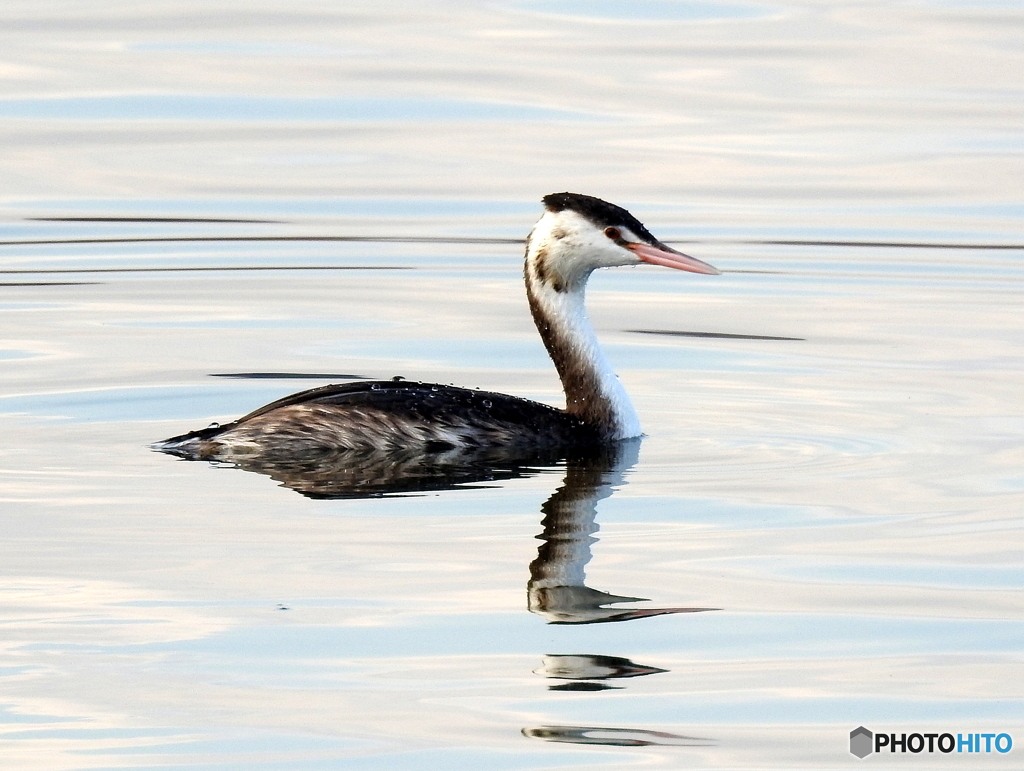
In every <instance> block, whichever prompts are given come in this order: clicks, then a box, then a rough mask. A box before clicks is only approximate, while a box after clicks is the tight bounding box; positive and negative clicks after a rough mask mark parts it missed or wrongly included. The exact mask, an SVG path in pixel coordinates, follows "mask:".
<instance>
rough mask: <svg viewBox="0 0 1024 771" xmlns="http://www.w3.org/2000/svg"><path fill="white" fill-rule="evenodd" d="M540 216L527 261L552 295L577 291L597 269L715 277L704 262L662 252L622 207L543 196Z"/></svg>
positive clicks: (582, 198) (666, 250) (593, 200)
mask: <svg viewBox="0 0 1024 771" xmlns="http://www.w3.org/2000/svg"><path fill="white" fill-rule="evenodd" d="M543 201H544V208H545V211H544V215H543V216H542V217H541V218H540V221H538V222H537V224H536V226H535V227H534V229H533V232H532V233H530V239H529V245H528V248H527V259H528V261H529V262H531V263H532V265H533V268H534V274H535V276H536V277H537V278H538V279H539V280H540V282H541V283H543V284H549V285H550V286H551V288H553V289H554V290H555V291H556V292H563V291H567V290H568V291H571V290H574V289H580V288H582V286H583V285H584V284H585V283H586V280H587V278H588V277H589V276H590V274H591V272H593V271H594V270H595V269H597V268H611V267H616V266H619V265H639V264H640V263H643V262H648V263H651V264H653V265H664V266H665V267H668V268H677V269H679V270H688V271H691V272H693V273H707V274H711V275H716V274H718V271H717V270H716V269H715V268H713V267H711V266H710V265H708V264H707V263H705V262H701V261H700V260H697V259H694V258H693V257H690V256H688V255H685V254H683V253H682V252H678V251H676V250H675V249H673V248H672V247H670V246H666V245H665V244H663V243H661V241H659V240H658V239H656V238H655V237H654V236H653V235H651V233H650V231H649V230H647V228H645V227H644V226H643V224H641V222H640V221H639V220H638V219H637V218H636V217H634V216H633V215H632V214H630V213H629V212H628V211H626V210H625V209H623V208H622V207H621V206H616V205H615V204H612V203H608V202H607V201H602V200H601V199H600V198H594V197H593V196H589V195H582V194H580V193H552V194H551V195H546V196H544V199H543Z"/></svg>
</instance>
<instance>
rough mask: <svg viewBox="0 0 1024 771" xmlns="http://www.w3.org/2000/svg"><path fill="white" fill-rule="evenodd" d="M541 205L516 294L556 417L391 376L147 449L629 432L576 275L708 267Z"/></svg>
mask: <svg viewBox="0 0 1024 771" xmlns="http://www.w3.org/2000/svg"><path fill="white" fill-rule="evenodd" d="M543 202H544V209H545V211H544V214H543V216H542V217H541V218H540V220H539V221H538V222H537V224H536V225H535V226H534V228H533V231H532V232H531V233H530V236H529V238H528V239H527V244H526V265H525V270H524V275H525V279H526V296H527V298H528V300H529V304H530V311H531V312H532V314H533V320H534V322H535V323H536V325H537V330H538V331H539V332H540V336H541V338H542V339H543V340H544V345H545V347H546V348H547V351H548V354H549V355H550V356H551V359H552V361H553V362H554V364H555V369H557V370H558V376H559V377H560V378H561V380H562V386H563V388H564V389H565V401H566V408H565V410H564V411H563V410H559V409H556V408H554V407H550V406H548V405H546V404H539V403H538V402H532V401H528V400H526V399H520V398H518V397H515V396H506V395H505V394H499V393H491V392H488V391H476V390H471V389H467V388H458V387H455V386H446V385H436V384H431V383H417V382H411V381H405V380H401V379H399V378H396V379H394V380H381V381H364V382H357V383H345V384H341V385H328V386H323V387H321V388H313V389H310V390H308V391H302V392H300V393H297V394H292V395H291V396H286V397H285V398H283V399H279V400H277V401H276V402H271V403H270V404H268V405H266V406H264V407H261V408H260V409H258V410H256V411H255V412H251V413H249V414H248V415H246V416H244V417H242V418H239V419H238V420H236V421H234V422H233V423H228V424H226V425H222V426H216V425H214V426H211V427H209V428H204V429H201V430H199V431H192V432H190V433H188V434H183V435H182V436H176V437H173V438H171V439H168V440H166V441H164V442H161V443H159V444H158V445H156V446H155V449H158V450H162V451H164V452H169V453H172V454H174V455H179V456H182V457H185V458H190V459H197V460H198V459H207V460H226V461H231V460H235V459H238V458H244V457H249V458H252V457H253V456H260V457H277V458H284V457H295V456H302V455H306V454H316V453H322V452H338V451H339V450H341V451H344V450H355V451H376V452H380V451H384V452H390V451H400V452H406V453H408V452H410V451H412V452H424V453H432V452H433V453H443V452H445V451H449V450H462V451H465V450H471V449H474V448H487V447H495V446H500V447H505V448H508V447H522V448H565V447H581V446H593V445H600V444H605V443H609V442H615V441H618V440H621V439H629V438H632V437H636V436H640V433H641V432H640V420H639V418H638V417H637V414H636V411H635V410H634V409H633V405H632V403H631V402H630V400H629V396H628V395H627V394H626V390H625V389H624V388H623V387H622V384H621V383H620V382H619V380H618V378H617V377H616V376H615V373H614V372H613V371H612V369H611V367H610V366H609V365H608V362H607V360H606V359H605V357H604V354H603V353H602V352H601V349H600V347H599V346H598V343H597V338H596V337H595V336H594V330H593V328H592V327H591V325H590V321H589V320H588V319H587V313H586V309H585V308H584V305H583V300H584V293H585V290H586V286H587V279H588V278H589V277H590V274H591V273H592V272H593V271H594V270H595V269H597V268H611V267H615V266H620V265H639V264H640V263H643V262H647V263H651V264H654V265H664V266H665V267H669V268H678V269H680V270H688V271H691V272H693V273H707V274H712V275H713V274H717V273H718V271H717V270H716V269H715V268H713V267H711V266H710V265H708V264H706V263H704V262H701V261H700V260H696V259H694V258H693V257H688V256H687V255H685V254H681V253H680V252H677V251H676V250H675V249H672V248H670V247H668V246H665V244H663V243H661V242H660V241H658V240H657V239H656V238H655V237H654V236H652V235H651V234H650V232H649V231H648V230H647V228H645V227H644V226H643V225H642V224H641V223H640V221H639V220H637V219H636V218H635V217H634V216H633V215H632V214H630V213H629V212H628V211H626V210H625V209H623V208H622V207H620V206H616V205H614V204H611V203H608V202H606V201H602V200H601V199H599V198H594V197H592V196H589V195H581V194H579V193H553V194H551V195H548V196H545V197H544V199H543Z"/></svg>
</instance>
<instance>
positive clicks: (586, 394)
mask: <svg viewBox="0 0 1024 771" xmlns="http://www.w3.org/2000/svg"><path fill="white" fill-rule="evenodd" d="M536 251H537V250H535V249H533V248H528V250H527V255H526V270H525V274H526V295H527V298H528V299H529V302H530V311H531V312H532V313H533V320H534V322H535V323H536V324H537V330H538V331H539V332H540V336H541V339H543V341H544V345H545V347H546V348H547V350H548V354H549V355H550V356H551V360H552V361H553V362H554V364H555V369H556V370H558V376H559V377H560V378H561V380H562V387H563V388H564V389H565V409H566V412H568V413H569V414H571V415H575V416H577V417H579V418H580V419H582V420H584V421H586V422H587V423H589V424H590V425H593V426H595V427H597V428H599V429H600V430H602V432H603V433H605V435H606V436H607V437H608V438H609V439H629V438H631V437H635V436H640V434H641V430H640V418H639V417H638V416H637V414H636V410H635V409H634V408H633V403H632V402H631V401H630V400H629V395H628V394H627V393H626V389H625V388H623V386H622V384H621V383H620V382H619V379H618V377H616V375H615V372H614V371H613V370H612V368H611V366H610V365H609V364H608V360H607V359H605V357H604V353H603V352H602V351H601V347H600V345H599V344H598V342H597V337H596V336H595V335H594V329H593V327H592V326H591V325H590V320H589V319H588V318H587V311H586V308H585V307H584V303H583V301H584V295H585V292H586V284H587V278H589V276H590V271H586V273H585V274H584V275H582V276H579V275H577V276H575V277H571V278H566V277H564V276H560V275H557V274H554V273H553V271H551V270H548V271H545V268H544V264H545V263H544V260H543V256H544V255H543V253H541V254H537V253H536ZM531 252H533V253H532V254H531Z"/></svg>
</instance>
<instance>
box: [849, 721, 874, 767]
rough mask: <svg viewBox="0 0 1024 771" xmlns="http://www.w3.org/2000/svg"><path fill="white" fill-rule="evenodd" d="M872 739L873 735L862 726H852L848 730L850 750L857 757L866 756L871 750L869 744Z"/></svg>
mask: <svg viewBox="0 0 1024 771" xmlns="http://www.w3.org/2000/svg"><path fill="white" fill-rule="evenodd" d="M873 739H874V736H873V734H872V733H871V731H869V730H868V729H866V728H865V727H864V726H858V727H857V728H854V729H853V730H852V731H850V752H852V753H853V754H854V755H856V756H857V757H858V758H861V759H863V758H866V757H867V756H868V755H870V754H871V752H872V747H871V745H872V740H873Z"/></svg>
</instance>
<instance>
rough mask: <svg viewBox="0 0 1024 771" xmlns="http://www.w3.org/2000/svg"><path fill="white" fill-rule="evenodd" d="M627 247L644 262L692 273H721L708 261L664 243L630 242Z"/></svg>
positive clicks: (715, 274) (712, 274) (714, 274)
mask: <svg viewBox="0 0 1024 771" xmlns="http://www.w3.org/2000/svg"><path fill="white" fill-rule="evenodd" d="M626 248H627V249H629V251H631V252H633V254H635V255H636V256H637V257H639V258H640V259H641V260H643V261H644V262H649V263H651V264H652V265H664V266H665V267H666V268H676V269H678V270H688V271H690V272H691V273H706V274H707V275H709V276H717V275H719V273H721V271H719V270H718V269H717V268H714V267H712V266H711V265H708V264H707V263H706V262H701V261H700V260H698V259H696V258H694V257H690V256H689V255H686V254H683V253H682V252H677V251H676V250H675V249H670V248H669V247H667V246H665V245H664V244H662V246H661V247H657V246H651V245H650V244H640V243H629V244H626Z"/></svg>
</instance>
